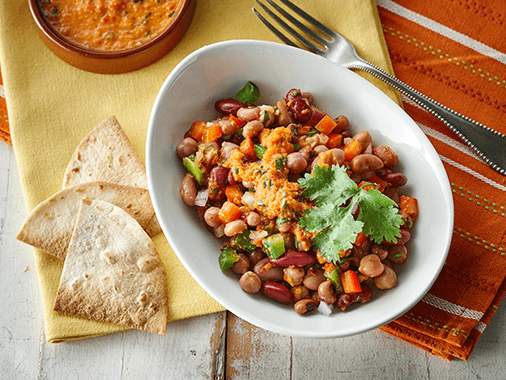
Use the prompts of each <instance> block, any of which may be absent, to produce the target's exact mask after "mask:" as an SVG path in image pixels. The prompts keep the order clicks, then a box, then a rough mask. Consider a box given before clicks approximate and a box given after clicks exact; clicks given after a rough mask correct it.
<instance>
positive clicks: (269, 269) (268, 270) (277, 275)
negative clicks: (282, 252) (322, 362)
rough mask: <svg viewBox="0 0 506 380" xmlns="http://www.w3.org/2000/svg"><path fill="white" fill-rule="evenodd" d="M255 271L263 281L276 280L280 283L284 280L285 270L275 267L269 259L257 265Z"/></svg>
mask: <svg viewBox="0 0 506 380" xmlns="http://www.w3.org/2000/svg"><path fill="white" fill-rule="evenodd" d="M253 271H254V272H255V273H256V274H258V276H259V277H260V278H261V279H262V281H267V280H276V281H280V280H282V279H283V269H282V268H279V267H275V266H274V265H273V264H272V263H271V262H270V260H269V258H268V257H266V258H264V259H262V260H260V261H259V262H257V263H256V264H255V267H254V268H253Z"/></svg>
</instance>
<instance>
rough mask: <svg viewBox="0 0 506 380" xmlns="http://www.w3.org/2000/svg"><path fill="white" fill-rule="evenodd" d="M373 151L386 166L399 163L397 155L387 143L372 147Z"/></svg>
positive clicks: (389, 166) (390, 166)
mask: <svg viewBox="0 0 506 380" xmlns="http://www.w3.org/2000/svg"><path fill="white" fill-rule="evenodd" d="M372 151H373V153H374V155H375V156H378V157H379V158H380V159H381V161H383V164H385V166H386V167H387V168H392V167H394V166H395V165H397V164H398V163H399V157H397V154H396V153H395V151H394V150H393V149H392V148H391V147H390V146H388V145H378V146H376V147H374V148H373V150H372Z"/></svg>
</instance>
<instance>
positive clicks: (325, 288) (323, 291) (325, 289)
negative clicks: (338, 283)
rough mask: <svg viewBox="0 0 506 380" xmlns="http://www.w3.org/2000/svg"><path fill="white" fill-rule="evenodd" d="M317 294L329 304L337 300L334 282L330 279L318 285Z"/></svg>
mask: <svg viewBox="0 0 506 380" xmlns="http://www.w3.org/2000/svg"><path fill="white" fill-rule="evenodd" d="M318 296H319V297H320V299H321V300H322V301H323V302H325V303H327V304H329V305H330V304H333V303H334V302H336V300H337V296H336V290H335V288H334V284H333V283H332V281H330V280H327V281H323V282H322V283H321V284H320V285H319V286H318Z"/></svg>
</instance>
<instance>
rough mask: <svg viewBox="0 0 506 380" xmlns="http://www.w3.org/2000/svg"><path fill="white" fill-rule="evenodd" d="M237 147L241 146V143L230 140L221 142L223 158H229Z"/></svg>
mask: <svg viewBox="0 0 506 380" xmlns="http://www.w3.org/2000/svg"><path fill="white" fill-rule="evenodd" d="M237 148H239V145H237V144H234V143H231V142H228V141H224V142H223V143H222V144H221V151H220V156H221V158H223V159H224V160H226V159H227V158H229V157H230V153H232V151H233V150H234V149H237Z"/></svg>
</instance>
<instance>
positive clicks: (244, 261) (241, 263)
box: [232, 253, 249, 274]
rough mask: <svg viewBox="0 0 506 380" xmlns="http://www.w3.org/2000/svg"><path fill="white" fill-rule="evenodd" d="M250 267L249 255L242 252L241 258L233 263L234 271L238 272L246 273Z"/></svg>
mask: <svg viewBox="0 0 506 380" xmlns="http://www.w3.org/2000/svg"><path fill="white" fill-rule="evenodd" d="M248 269H249V259H248V256H246V255H244V254H242V253H240V254H239V259H238V260H237V261H236V262H235V263H234V265H232V272H234V273H237V274H244V273H246V272H247V271H248Z"/></svg>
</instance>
